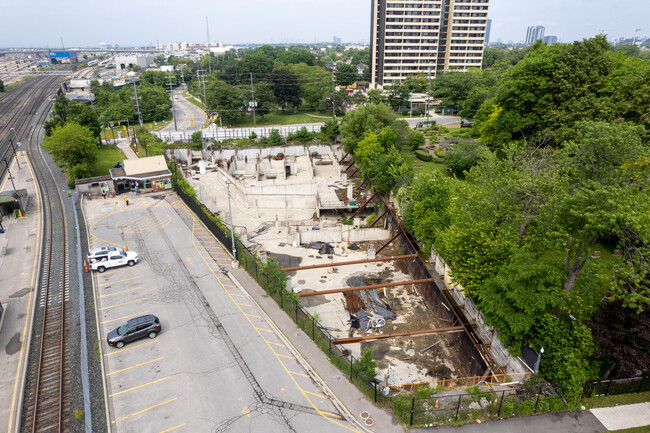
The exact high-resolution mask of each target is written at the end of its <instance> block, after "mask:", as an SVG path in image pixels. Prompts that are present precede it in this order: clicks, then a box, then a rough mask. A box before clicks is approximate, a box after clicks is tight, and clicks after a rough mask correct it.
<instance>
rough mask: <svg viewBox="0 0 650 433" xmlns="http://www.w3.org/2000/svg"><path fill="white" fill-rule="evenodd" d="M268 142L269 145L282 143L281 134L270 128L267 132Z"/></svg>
mask: <svg viewBox="0 0 650 433" xmlns="http://www.w3.org/2000/svg"><path fill="white" fill-rule="evenodd" d="M269 144H270V145H271V146H279V145H281V144H282V136H281V135H280V131H279V130H277V129H275V128H274V129H271V133H270V134H269Z"/></svg>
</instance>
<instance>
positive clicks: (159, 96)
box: [129, 84, 172, 122]
mask: <svg viewBox="0 0 650 433" xmlns="http://www.w3.org/2000/svg"><path fill="white" fill-rule="evenodd" d="M129 90H130V93H131V94H133V97H134V98H135V91H134V90H133V89H132V88H130V89H129ZM138 97H139V98H140V101H139V102H140V113H142V120H143V121H144V122H158V121H162V120H166V119H169V118H170V117H171V109H172V102H171V99H170V98H169V94H168V93H167V91H166V90H165V89H164V88H162V87H159V86H155V85H150V84H143V85H140V86H138Z"/></svg>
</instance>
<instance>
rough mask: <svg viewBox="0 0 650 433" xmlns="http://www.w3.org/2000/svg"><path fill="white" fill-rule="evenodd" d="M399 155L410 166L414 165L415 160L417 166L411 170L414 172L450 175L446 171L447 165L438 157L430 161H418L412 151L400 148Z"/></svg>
mask: <svg viewBox="0 0 650 433" xmlns="http://www.w3.org/2000/svg"><path fill="white" fill-rule="evenodd" d="M400 155H402V158H404V160H405V161H406V162H408V163H409V165H410V166H411V167H413V166H415V162H416V161H417V166H416V168H415V169H414V170H413V172H414V173H415V174H426V173H440V174H444V175H445V176H451V174H450V173H449V172H448V171H447V166H446V165H445V164H444V163H443V162H441V161H440V160H438V159H435V158H434V159H433V160H432V161H430V162H426V161H420V160H419V159H417V158H416V157H415V155H413V152H411V151H410V150H406V149H402V150H400Z"/></svg>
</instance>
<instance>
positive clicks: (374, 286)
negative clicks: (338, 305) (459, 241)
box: [298, 278, 433, 298]
mask: <svg viewBox="0 0 650 433" xmlns="http://www.w3.org/2000/svg"><path fill="white" fill-rule="evenodd" d="M432 281H433V278H425V279H423V280H409V281H398V282H396V283H384V284H372V285H370V286H359V287H346V288H344V289H331V290H319V291H317V292H302V293H298V297H300V298H302V297H304V296H317V295H329V294H330V293H346V292H358V291H359V290H370V289H381V288H382V287H395V286H405V285H407V284H424V283H430V282H432Z"/></svg>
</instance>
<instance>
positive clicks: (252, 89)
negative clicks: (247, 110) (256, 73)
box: [251, 72, 257, 128]
mask: <svg viewBox="0 0 650 433" xmlns="http://www.w3.org/2000/svg"><path fill="white" fill-rule="evenodd" d="M251 97H252V101H251V106H252V107H253V128H255V127H256V126H257V120H256V118H255V107H257V102H255V87H253V73H252V72H251Z"/></svg>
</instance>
